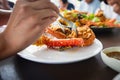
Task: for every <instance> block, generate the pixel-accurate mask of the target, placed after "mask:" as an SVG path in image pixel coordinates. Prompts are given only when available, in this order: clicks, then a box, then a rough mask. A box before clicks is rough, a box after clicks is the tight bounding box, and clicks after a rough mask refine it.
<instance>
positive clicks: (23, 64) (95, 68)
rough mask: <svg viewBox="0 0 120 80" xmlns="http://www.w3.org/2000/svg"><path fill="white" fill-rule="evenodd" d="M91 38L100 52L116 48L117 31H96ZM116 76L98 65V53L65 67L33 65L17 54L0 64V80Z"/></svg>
mask: <svg viewBox="0 0 120 80" xmlns="http://www.w3.org/2000/svg"><path fill="white" fill-rule="evenodd" d="M95 35H96V38H97V39H98V40H100V41H101V43H102V44H103V49H104V48H107V47H111V46H120V28H113V29H111V30H108V31H104V30H102V31H100V32H99V31H97V32H95ZM13 45H14V44H13ZM117 74H118V72H117V71H115V70H113V69H111V68H110V67H108V66H107V65H106V64H105V63H104V62H103V61H102V58H101V55H100V52H99V53H98V54H97V55H95V56H93V57H91V58H88V59H85V60H82V61H77V62H72V63H66V64H47V63H40V62H34V61H30V60H27V59H24V58H22V57H20V56H19V55H18V54H16V55H14V56H12V57H9V58H7V59H5V60H2V61H0V80H113V78H114V77H115V76H116V75H117Z"/></svg>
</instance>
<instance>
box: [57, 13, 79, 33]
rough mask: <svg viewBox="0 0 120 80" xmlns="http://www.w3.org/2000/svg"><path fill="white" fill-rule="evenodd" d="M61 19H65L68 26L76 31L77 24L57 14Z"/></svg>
mask: <svg viewBox="0 0 120 80" xmlns="http://www.w3.org/2000/svg"><path fill="white" fill-rule="evenodd" d="M58 15H59V16H60V17H61V18H62V19H63V20H65V21H66V22H67V23H68V25H69V26H68V27H70V28H72V30H73V31H75V32H76V33H77V30H76V29H77V26H76V25H75V23H73V22H72V21H69V20H67V19H66V18H64V17H63V16H62V15H61V14H60V13H59V14H58Z"/></svg>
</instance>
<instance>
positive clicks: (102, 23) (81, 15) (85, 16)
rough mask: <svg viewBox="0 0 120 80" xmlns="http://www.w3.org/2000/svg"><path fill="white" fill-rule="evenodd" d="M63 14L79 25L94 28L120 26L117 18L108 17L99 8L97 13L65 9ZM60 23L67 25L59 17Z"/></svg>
mask: <svg viewBox="0 0 120 80" xmlns="http://www.w3.org/2000/svg"><path fill="white" fill-rule="evenodd" d="M62 14H63V16H64V17H65V18H66V19H68V20H70V21H72V22H74V23H75V24H76V25H77V26H84V25H86V26H88V27H90V28H91V27H92V28H111V27H120V23H118V22H117V20H116V19H109V18H106V17H105V15H104V14H103V11H102V10H99V11H98V12H97V13H96V14H90V13H86V12H80V11H76V10H71V11H68V10H66V11H63V12H62ZM59 21H60V23H61V24H63V25H67V22H65V21H64V20H63V19H59Z"/></svg>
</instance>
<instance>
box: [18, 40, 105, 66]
mask: <svg viewBox="0 0 120 80" xmlns="http://www.w3.org/2000/svg"><path fill="white" fill-rule="evenodd" d="M95 40H96V41H98V43H99V45H100V46H101V47H100V50H99V51H97V52H96V53H94V54H92V55H90V56H88V57H85V58H84V59H79V60H78V59H76V60H72V61H71V60H70V61H65V62H62V61H60V62H44V61H38V60H35V59H30V58H28V57H24V56H23V55H21V52H19V53H17V54H18V55H19V56H20V57H21V58H23V59H26V60H29V61H32V62H37V63H44V64H68V63H74V62H80V61H83V60H87V59H89V58H91V57H94V56H95V55H97V54H99V53H100V51H101V50H102V49H103V44H102V42H101V41H100V40H99V39H97V38H95ZM23 51H24V50H23Z"/></svg>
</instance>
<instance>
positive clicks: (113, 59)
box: [101, 46, 120, 72]
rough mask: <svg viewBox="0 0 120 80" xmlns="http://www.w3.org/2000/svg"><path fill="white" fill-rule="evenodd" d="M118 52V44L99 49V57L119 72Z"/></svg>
mask: <svg viewBox="0 0 120 80" xmlns="http://www.w3.org/2000/svg"><path fill="white" fill-rule="evenodd" d="M119 54H120V46H115V47H109V48H105V49H103V50H102V51H101V58H102V60H103V62H104V63H105V64H106V65H107V66H108V67H110V68H111V69H113V70H115V71H117V72H120V58H119V59H118V56H119ZM119 57H120V56H119Z"/></svg>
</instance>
